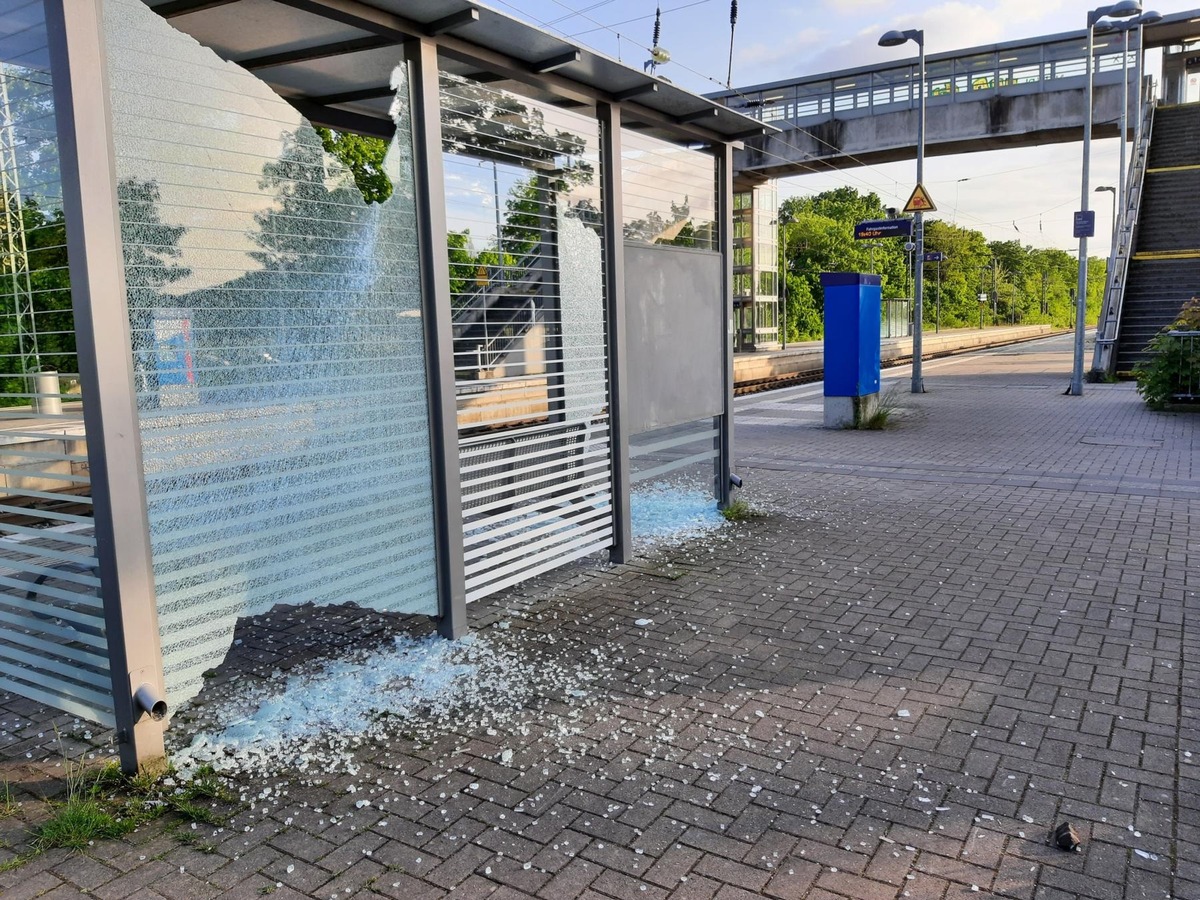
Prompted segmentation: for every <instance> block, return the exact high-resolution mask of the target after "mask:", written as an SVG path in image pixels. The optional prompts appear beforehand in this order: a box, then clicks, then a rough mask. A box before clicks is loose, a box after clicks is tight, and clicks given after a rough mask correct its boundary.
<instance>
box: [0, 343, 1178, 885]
mask: <svg viewBox="0 0 1200 900" xmlns="http://www.w3.org/2000/svg"><path fill="white" fill-rule="evenodd" d="M1046 347H1049V348H1050V349H1045V348H1046ZM1055 348H1057V349H1055ZM1069 361H1070V350H1069V341H1061V340H1060V341H1059V343H1058V344H1057V345H1056V344H1053V343H1051V344H1049V345H1030V346H1028V347H1017V348H1012V349H1009V350H1003V351H997V352H995V353H991V354H983V355H979V356H972V357H959V358H955V359H953V360H935V361H930V362H929V363H928V364H927V368H926V383H927V386H928V388H929V392H928V393H927V394H923V395H915V396H914V395H909V394H907V393H904V392H901V394H900V395H898V396H899V398H900V399H899V412H900V415H898V417H897V421H896V425H895V427H894V428H891V429H888V430H887V431H885V432H879V433H868V432H854V431H829V430H826V429H824V428H823V427H821V425H820V413H819V412H815V413H814V412H813V411H812V410H808V409H806V408H807V407H813V406H815V407H817V408H818V409H819V404H820V388H819V387H816V388H814V387H805V386H802V387H799V388H794V389H787V390H785V391H781V392H773V393H771V394H760V395H753V396H748V397H745V398H740V399H739V400H738V406H739V410H740V411H739V417H742V418H744V419H745V423H744V424H739V425H737V428H736V430H737V454H738V469H739V472H740V473H741V474H742V476H743V478H744V479H745V480H746V484H747V488H746V489H745V490H746V495H747V496H748V498H749V500H750V502H751V504H752V505H754V506H755V507H757V508H758V509H760V510H761V511H762V512H763V513H764V514H765V515H764V516H763V517H762V518H758V519H753V520H750V521H747V522H743V523H737V524H734V525H730V526H728V527H727V528H725V529H724V530H723V531H722V532H720V533H719V534H718V535H716V536H714V537H710V538H705V539H702V540H699V541H692V542H687V543H683V544H680V545H678V546H675V547H671V546H663V547H659V548H657V549H654V550H652V551H650V553H649V554H648V556H647V557H646V558H644V559H641V560H637V561H635V562H634V563H633V564H631V565H627V566H609V565H607V564H605V563H603V562H600V561H597V560H590V561H585V562H582V563H580V564H578V565H573V566H570V567H567V568H565V569H563V570H560V571H557V572H553V573H548V574H546V575H543V576H539V577H538V578H537V579H534V580H533V581H531V582H530V583H528V584H527V585H524V586H522V587H520V588H518V589H516V590H514V591H512V592H509V593H507V594H504V595H500V596H497V597H493V598H488V599H486V600H482V601H478V602H476V603H474V604H472V605H471V607H470V608H469V613H470V616H471V618H472V624H473V627H474V628H475V629H476V630H477V631H478V632H480V633H481V634H483V635H485V637H486V636H487V635H489V634H492V633H493V632H490V631H489V629H491V628H495V627H496V623H499V622H506V623H508V628H507V629H506V630H505V631H504V632H503V633H504V634H506V635H507V636H508V637H510V638H513V637H523V638H528V639H529V643H528V644H527V646H529V647H530V648H531V649H530V652H529V661H530V663H531V664H533V665H537V664H539V663H540V661H541V658H542V657H541V654H543V653H545V654H548V655H547V658H550V657H549V654H551V653H552V651H553V648H554V647H555V646H570V647H573V648H576V650H575V651H573V652H578V653H579V654H580V661H581V662H582V661H586V660H590V659H594V658H596V655H594V654H598V655H600V656H603V657H605V658H606V659H609V660H611V666H610V668H609V669H607V670H606V671H605V672H604V673H603V674H602V675H601V676H600V677H599V678H598V679H597V682H596V684H595V686H594V691H592V695H591V697H590V698H589V701H588V703H586V704H577V703H573V702H571V701H570V700H569V699H568V698H564V697H545V698H538V700H537V702H535V703H531V704H530V705H529V707H528V708H525V709H522V710H519V711H517V712H516V713H515V716H516V718H517V719H518V720H519V724H520V725H521V726H522V728H521V729H520V730H518V729H516V728H505V729H503V730H501V729H499V728H493V729H492V731H493V733H490V734H489V733H488V732H487V729H486V728H484V727H481V726H479V724H478V723H475V722H473V721H470V719H469V717H467V718H465V719H464V720H463V721H462V722H459V723H457V724H456V726H455V728H453V729H452V733H449V734H446V735H444V736H442V737H439V738H437V739H436V740H431V741H426V742H422V744H421V746H419V747H418V746H417V745H416V743H415V742H414V740H412V739H411V738H410V737H406V736H404V735H400V734H397V735H393V736H391V739H390V740H389V741H387V742H386V754H385V752H384V751H385V748H384V747H383V745H378V746H377V745H374V744H372V743H371V742H369V741H368V742H364V744H363V746H362V747H360V748H359V749H358V750H357V751H356V753H355V763H356V765H357V766H358V767H359V771H358V772H357V773H356V774H354V775H348V774H346V773H340V774H333V775H329V776H323V777H324V783H315V782H314V779H312V778H309V779H307V780H308V781H309V782H314V783H302V782H301V780H300V779H297V780H296V782H295V783H294V784H291V785H290V786H289V791H290V793H289V795H288V797H287V802H285V803H282V804H274V803H273V804H272V807H273V808H272V810H271V811H270V812H269V813H264V812H263V811H262V809H261V804H260V808H258V809H255V810H253V811H250V810H246V811H240V812H237V813H235V814H234V816H233V819H232V821H231V822H230V823H229V825H228V826H227V827H226V828H225V829H224V830H221V831H219V833H214V832H217V831H218V829H214V828H204V829H197V830H196V833H195V835H194V839H193V840H192V841H191V846H186V847H185V846H183V845H181V843H180V842H179V840H178V838H177V837H175V836H174V835H173V834H172V833H171V832H170V831H169V830H168V827H167V823H166V822H165V821H159V822H151V823H148V824H145V825H143V826H141V828H140V829H139V831H138V832H137V833H136V834H133V835H130V836H129V837H128V838H127V839H125V840H122V841H112V842H99V843H98V844H97V845H95V846H93V847H90V848H88V851H87V853H86V854H80V855H71V854H69V853H66V852H61V851H56V852H55V853H54V854H47V855H45V856H43V857H41V858H39V859H35V860H32V861H31V862H29V863H27V864H26V866H24V867H22V868H21V869H19V870H16V873H14V872H6V873H0V891H3V892H4V896H5V898H7V897H9V896H14V897H21V896H35V895H38V894H41V895H44V896H47V897H54V898H60V897H71V896H78V895H79V894H81V893H84V892H89V891H90V892H91V893H90V896H95V897H100V898H102V900H133V898H140V900H182V898H188V897H193V896H194V897H204V896H228V897H247V898H249V897H259V896H263V895H264V894H265V893H267V892H270V894H271V896H274V897H284V898H291V897H302V896H303V897H310V898H325V900H328V898H329V897H330V896H331V895H333V894H334V893H335V892H336V893H337V894H338V896H339V897H343V896H361V897H364V898H376V897H388V898H393V900H425V898H434V897H444V896H452V897H455V898H458V900H462V898H471V897H492V898H497V900H511V898H517V897H539V898H541V900H559V898H562V900H575V898H601V900H614V898H617V900H619V898H624V897H638V898H641V897H663V898H670V900H690V898H699V900H713V898H718V900H745V898H747V897H752V896H762V897H768V898H772V897H773V898H777V900H797V898H803V900H835V898H837V900H871V898H874V897H887V898H897V897H905V896H907V897H910V898H919V900H940V898H944V897H954V898H959V897H968V896H975V897H978V896H989V895H990V896H997V897H1007V898H1015V900H1033V898H1045V900H1058V898H1064V900H1065V898H1068V897H1071V898H1087V900H1108V898H1117V897H1120V898H1122V900H1125V898H1134V897H1165V896H1167V895H1168V894H1169V895H1170V896H1172V897H1177V898H1185V900H1186V898H1194V900H1200V867H1198V865H1197V863H1196V862H1195V860H1200V710H1197V709H1196V705H1195V697H1196V696H1200V694H1197V690H1198V689H1200V637H1198V636H1197V635H1200V632H1197V631H1196V628H1197V625H1196V623H1197V622H1200V570H1198V569H1197V567H1196V566H1195V565H1194V560H1195V549H1194V548H1195V547H1197V546H1200V438H1198V436H1197V435H1198V434H1200V421H1198V420H1197V417H1194V416H1178V415H1170V416H1167V415H1159V414H1154V413H1150V412H1149V411H1147V410H1146V409H1145V407H1144V405H1143V404H1142V403H1141V402H1140V400H1139V399H1138V398H1137V396H1136V393H1135V392H1134V390H1133V388H1132V386H1131V385H1128V384H1115V385H1089V386H1088V389H1087V391H1086V392H1085V395H1084V396H1083V397H1075V398H1064V397H1063V396H1062V395H1061V390H1062V386H1063V384H1064V381H1065V374H1064V373H1066V372H1068V371H1069ZM885 377H886V378H887V379H889V380H892V379H895V378H896V376H895V375H894V374H893V373H886V376H885ZM900 380H901V381H902V380H903V379H902V377H901V379H900ZM756 404H759V405H756ZM1147 435H1153V436H1154V438H1153V439H1154V441H1155V442H1156V445H1155V446H1156V449H1149V448H1147V447H1145V446H1144V444H1145V437H1146V436H1147ZM668 576H669V577H668ZM643 616H644V617H646V618H651V619H653V620H654V621H655V623H656V626H655V627H654V628H641V627H637V626H635V625H634V624H633V622H634V621H636V619H638V618H640V617H643ZM429 631H430V623H429V621H428V620H427V619H422V618H419V617H401V616H390V615H388V614H383V613H376V612H372V611H367V610H358V609H353V608H350V607H329V608H325V609H316V608H313V607H306V608H305V609H304V611H303V613H302V614H301V613H298V611H297V610H287V609H285V608H280V609H278V610H276V611H274V612H273V613H270V614H267V615H265V616H261V617H256V618H254V619H249V620H244V621H242V622H239V624H238V634H237V637H238V639H239V640H241V641H242V643H241V644H240V645H238V647H237V648H235V652H234V653H233V654H232V655H231V656H230V658H229V659H228V660H227V661H226V663H224V664H223V665H222V666H221V667H220V669H219V670H218V673H217V675H218V677H217V678H214V679H211V680H210V682H209V683H208V684H206V694H207V692H209V691H210V690H212V689H216V688H217V687H219V686H220V685H236V684H238V683H239V679H259V678H261V677H262V673H264V672H268V671H270V670H271V669H274V668H279V669H280V670H282V671H290V670H293V669H294V668H295V667H296V666H298V665H300V664H302V663H303V664H311V663H312V662H313V661H319V660H323V659H328V658H336V657H337V655H338V654H339V653H343V652H345V650H346V649H347V648H349V647H357V646H365V645H368V644H370V642H372V641H377V642H383V641H388V640H390V639H391V635H393V634H397V633H406V634H427V633H429ZM495 633H500V632H495ZM300 643H305V644H307V646H305V647H301V648H300V649H299V650H297V645H298V644H300ZM593 651H594V654H593ZM651 669H653V670H654V671H653V672H651V671H650V670H651ZM206 694H202V695H201V698H200V699H199V703H198V708H199V709H201V710H202V709H203V705H204V703H205V698H206ZM1181 704H1182V705H1181ZM900 710H906V711H907V712H908V715H907V716H900V715H898V713H899V711H900ZM554 716H560V717H562V720H566V719H568V718H570V721H571V723H572V731H573V732H574V733H573V734H571V735H570V736H569V737H563V736H562V735H559V734H555V733H552V731H551V730H550V729H549V728H547V727H544V726H545V724H546V723H548V722H550V721H551V720H552V717H554ZM6 722H15V723H17V724H14V725H12V726H11V727H10V726H8V725H6V724H4V723H6ZM55 724H61V725H63V726H71V722H70V719H69V717H62V716H58V715H56V714H54V713H52V712H50V711H47V710H43V709H40V708H39V707H37V706H36V704H32V703H30V702H28V701H24V700H20V699H17V698H12V697H9V696H8V695H0V777H4V778H6V779H7V780H8V781H9V783H10V784H12V785H14V786H19V785H21V784H24V783H28V785H29V787H28V790H27V791H26V793H25V795H24V796H23V797H22V798H21V799H23V800H24V801H25V803H26V807H24V809H26V810H27V811H29V812H30V813H31V814H32V813H33V811H34V810H35V809H37V808H42V809H44V804H42V805H41V806H40V807H39V805H38V804H39V803H40V801H39V800H38V799H37V798H38V797H39V796H40V795H41V794H45V793H47V792H53V791H56V790H59V791H61V777H59V776H56V774H55V763H59V764H60V766H61V752H60V751H59V750H58V749H57V748H56V747H55V746H54V744H53V741H50V740H49V739H47V737H46V735H49V734H53V732H54V725H55ZM62 730H63V731H64V732H70V731H71V728H70V727H64V728H62ZM175 730H176V729H175V727H173V729H172V731H173V733H174V732H175ZM39 735H41V737H39ZM172 737H173V739H174V734H173V735H172ZM73 740H74V739H73ZM96 740H98V741H100V745H101V747H100V749H102V750H104V751H106V750H107V749H108V747H109V745H110V744H111V735H108V734H106V733H102V732H101V731H100V730H99V729H96V731H95V733H94V740H93V743H92V744H89V743H87V742H84V741H77V742H76V743H78V745H79V747H81V748H82V747H85V746H89V747H90V746H93V745H94V741H96ZM71 746H75V744H72V745H71ZM504 748H511V749H513V750H514V753H515V755H514V759H513V765H504V764H501V763H500V762H499V755H500V751H501V750H502V749H504ZM1185 750H1187V751H1190V752H1192V753H1193V754H1194V757H1193V758H1192V759H1193V761H1192V762H1190V763H1189V762H1187V758H1186V757H1182V756H1181V753H1182V752H1183V751H1185ZM27 753H28V754H30V756H29V757H26V754H27ZM56 753H58V754H59V755H58V756H56V755H55V754H56ZM401 772H403V773H404V774H403V775H400V774H399V773H401ZM18 773H19V774H20V777H19V778H18V777H16V776H17V774H18ZM23 779H24V780H23ZM471 784H478V785H479V787H478V788H477V789H472V788H470V785H471ZM384 785H386V786H387V787H386V789H385V787H384ZM264 786H266V785H263V784H259V783H256V782H255V780H254V779H249V778H247V779H243V780H242V781H241V783H240V784H239V792H245V793H246V794H247V796H248V797H253V796H256V795H257V794H258V793H259V792H260V791H261V789H262V788H263V787H264ZM272 786H274V785H272ZM352 786H353V787H356V788H358V789H362V791H365V793H360V792H358V791H357V790H356V792H354V793H350V792H349V791H348V788H349V787H352ZM363 797H369V798H370V799H371V801H372V805H371V806H370V807H363V808H359V807H357V802H358V800H359V799H362V798H363ZM301 801H303V802H307V803H308V804H309V805H308V807H306V808H302V807H301V806H300V803H301ZM939 807H940V809H939ZM318 809H319V810H320V811H319V812H318V811H317V810H318ZM252 812H253V816H252V815H251V813H252ZM333 817H337V819H338V822H337V823H336V824H335V823H334V822H333V821H332V818H333ZM288 818H291V819H292V820H293V821H292V824H291V825H286V824H285V821H286V819H288ZM1026 819H1032V820H1033V821H1032V822H1029V821H1026ZM385 820H386V821H387V825H384V824H383V822H384V821H385ZM1063 820H1070V821H1072V822H1074V823H1075V824H1076V826H1077V827H1078V828H1079V829H1080V830H1081V832H1082V833H1083V837H1084V841H1085V843H1084V852H1083V853H1079V854H1067V853H1062V852H1061V851H1058V850H1056V849H1053V848H1050V847H1047V846H1046V845H1045V843H1044V841H1045V838H1046V836H1047V834H1048V833H1049V831H1050V829H1051V828H1052V827H1053V826H1054V825H1055V824H1056V823H1057V822H1060V821H1063ZM246 828H249V829H250V830H249V831H247V830H245V829H246ZM1131 828H1132V829H1134V830H1136V831H1138V832H1140V836H1138V837H1135V836H1134V834H1133V832H1132V831H1131V830H1130V829H1131ZM14 830H15V829H14ZM1022 833H1024V837H1021V834H1022ZM4 837H5V838H6V839H7V838H8V832H7V831H5V832H4ZM201 846H204V847H211V848H212V850H213V852H207V853H206V852H200V850H199V849H197V848H199V847H201ZM1134 848H1137V849H1142V850H1144V851H1146V852H1147V853H1153V854H1156V855H1157V856H1158V857H1159V859H1158V860H1152V859H1145V858H1142V857H1141V856H1138V855H1136V854H1135V853H1134V852H1133V850H1134ZM638 851H641V852H638ZM1171 859H1174V860H1175V871H1174V873H1172V872H1171V864H1170V863H1169V862H1168V861H1169V860H1171ZM526 864H528V865H529V868H525V866H526ZM289 865H291V866H292V868H293V871H292V872H291V873H288V872H287V871H286V869H287V866H289ZM180 866H182V867H183V869H184V872H183V873H180V871H179V868H180ZM835 869H836V871H834V870H835ZM277 883H278V884H280V885H282V886H281V887H279V888H276V887H275V885H276V884H277ZM972 886H975V887H978V888H979V890H978V891H973V890H972ZM643 888H644V890H643ZM347 889H349V890H350V894H346V890H347Z"/></svg>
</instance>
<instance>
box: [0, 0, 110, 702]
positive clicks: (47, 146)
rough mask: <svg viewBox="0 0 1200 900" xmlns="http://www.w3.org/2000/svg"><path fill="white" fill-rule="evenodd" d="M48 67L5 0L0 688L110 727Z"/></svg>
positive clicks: (31, 22)
mask: <svg viewBox="0 0 1200 900" xmlns="http://www.w3.org/2000/svg"><path fill="white" fill-rule="evenodd" d="M51 78H52V73H51V71H50V63H49V53H48V51H47V46H46V28H45V19H44V13H43V9H42V4H41V2H40V0H35V2H32V3H30V2H27V0H0V207H2V208H0V690H7V691H11V692H13V693H15V694H19V695H21V696H24V697H29V698H31V699H33V700H36V701H38V702H40V703H45V704H47V705H48V706H52V707H56V708H58V709H63V710H66V711H67V712H71V713H73V714H75V715H79V716H81V717H83V718H86V719H90V720H92V721H96V722H100V723H102V724H105V725H111V724H112V723H113V704H112V682H111V679H110V675H109V664H108V643H107V640H106V639H105V627H104V610H103V603H102V600H101V597H100V579H99V575H98V572H97V568H96V559H95V537H94V533H93V528H92V520H91V490H90V483H89V478H88V454H87V436H86V434H85V433H84V425H83V403H84V395H83V393H82V392H81V391H80V389H79V376H78V374H77V373H78V363H77V361H76V355H75V330H74V317H73V315H72V311H71V289H70V283H69V278H68V274H67V250H66V233H65V226H64V222H63V211H62V189H61V186H60V183H59V175H58V171H59V167H58V145H57V136H56V129H55V120H54V102H53V96H52V87H53V85H52V80H51Z"/></svg>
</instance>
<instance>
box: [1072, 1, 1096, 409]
mask: <svg viewBox="0 0 1200 900" xmlns="http://www.w3.org/2000/svg"><path fill="white" fill-rule="evenodd" d="M1095 24H1096V23H1095V20H1093V19H1092V15H1091V14H1090V13H1089V14H1088V28H1087V89H1086V90H1085V92H1084V110H1083V166H1082V169H1083V187H1082V189H1081V190H1080V193H1081V195H1082V196H1081V197H1080V200H1079V209H1080V210H1081V211H1082V212H1083V213H1085V214H1086V213H1087V211H1088V178H1089V176H1090V172H1089V168H1090V166H1091V159H1092V69H1093V68H1094V67H1095V64H1096V57H1095V55H1094V54H1095V28H1094V26H1095ZM1087 246H1088V239H1087V234H1081V235H1080V236H1079V281H1078V284H1077V286H1076V288H1075V290H1076V294H1075V352H1074V354H1073V358H1072V364H1071V385H1070V387H1068V388H1067V393H1068V394H1069V395H1070V396H1073V397H1081V396H1083V332H1084V327H1085V324H1086V319H1087V272H1088V258H1087Z"/></svg>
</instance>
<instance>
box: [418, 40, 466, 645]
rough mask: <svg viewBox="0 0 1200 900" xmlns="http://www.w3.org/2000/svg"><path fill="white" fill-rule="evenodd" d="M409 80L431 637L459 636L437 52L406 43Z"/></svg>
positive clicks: (459, 534)
mask: <svg viewBox="0 0 1200 900" xmlns="http://www.w3.org/2000/svg"><path fill="white" fill-rule="evenodd" d="M408 50H409V59H410V65H409V72H410V73H411V75H412V90H411V94H410V96H411V98H412V123H413V167H414V169H415V172H414V174H415V181H416V185H415V187H416V200H417V232H418V242H419V244H420V253H421V297H422V302H421V319H422V322H423V323H424V325H425V329H424V331H425V371H426V382H427V384H428V393H429V436H430V445H431V457H432V459H431V462H432V466H431V469H432V471H431V472H430V480H431V482H432V485H433V516H434V537H435V540H436V541H437V570H438V633H439V634H441V635H442V636H443V637H448V638H459V637H462V636H463V635H464V634H466V633H467V588H466V568H465V567H466V564H465V562H464V559H463V524H462V489H461V486H460V483H459V470H458V410H457V405H456V402H455V397H454V338H453V334H452V332H451V328H450V258H449V256H448V254H447V252H446V233H447V226H446V179H445V171H444V169H443V165H442V115H441V112H442V107H441V97H440V94H439V90H438V59H437V46H436V45H435V44H433V43H432V42H430V41H413V42H412V43H411V44H409V45H408Z"/></svg>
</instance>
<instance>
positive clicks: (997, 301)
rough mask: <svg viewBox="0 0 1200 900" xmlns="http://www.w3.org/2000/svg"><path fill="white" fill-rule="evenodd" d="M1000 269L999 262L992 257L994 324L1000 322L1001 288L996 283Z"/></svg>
mask: <svg viewBox="0 0 1200 900" xmlns="http://www.w3.org/2000/svg"><path fill="white" fill-rule="evenodd" d="M998 269H999V264H998V263H997V261H996V260H995V259H992V325H999V324H1000V288H999V286H998V285H997V284H996V276H997V270H998Z"/></svg>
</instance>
